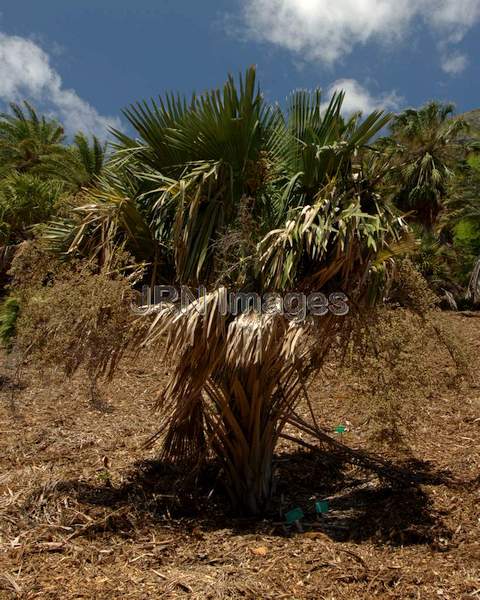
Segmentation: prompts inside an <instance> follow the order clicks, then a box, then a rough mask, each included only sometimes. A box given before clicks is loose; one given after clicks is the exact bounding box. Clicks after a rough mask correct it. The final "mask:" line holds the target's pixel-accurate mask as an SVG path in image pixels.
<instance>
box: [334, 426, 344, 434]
mask: <svg viewBox="0 0 480 600" xmlns="http://www.w3.org/2000/svg"><path fill="white" fill-rule="evenodd" d="M345 431H346V428H345V425H339V426H338V427H335V433H345Z"/></svg>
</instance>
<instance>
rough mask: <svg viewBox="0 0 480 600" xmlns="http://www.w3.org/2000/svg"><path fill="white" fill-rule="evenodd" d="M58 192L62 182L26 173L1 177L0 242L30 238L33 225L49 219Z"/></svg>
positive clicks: (58, 194)
mask: <svg viewBox="0 0 480 600" xmlns="http://www.w3.org/2000/svg"><path fill="white" fill-rule="evenodd" d="M61 192H62V185H61V183H58V182H56V181H51V180H50V181H49V180H42V179H41V178H40V177H38V176H37V175H31V174H29V173H16V172H13V173H12V174H11V175H9V176H7V177H5V178H4V179H3V180H0V245H8V244H16V243H19V242H21V241H22V240H24V239H26V238H27V237H29V235H30V233H29V228H30V227H31V226H32V225H34V224H36V223H40V222H42V221H46V220H47V219H49V218H50V216H51V214H52V211H53V206H54V203H55V201H56V200H57V199H58V197H59V196H60V194H61Z"/></svg>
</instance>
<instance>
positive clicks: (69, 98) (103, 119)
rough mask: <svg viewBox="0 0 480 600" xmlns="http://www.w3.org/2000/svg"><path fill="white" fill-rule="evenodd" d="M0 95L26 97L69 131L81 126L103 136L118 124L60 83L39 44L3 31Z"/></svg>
mask: <svg viewBox="0 0 480 600" xmlns="http://www.w3.org/2000/svg"><path fill="white" fill-rule="evenodd" d="M0 99H1V100H3V101H4V102H19V101H21V100H23V99H27V100H30V101H31V102H32V103H34V104H35V105H38V106H40V107H41V108H42V109H48V110H49V111H50V112H52V113H53V114H54V115H55V116H57V117H58V118H59V119H60V121H61V122H62V123H63V124H64V126H65V129H66V131H67V133H70V134H71V133H75V132H76V131H78V130H82V131H84V132H87V133H91V134H95V135H97V136H99V137H101V138H105V137H106V136H107V129H108V128H109V127H117V128H119V127H120V121H119V119H117V118H114V117H108V116H103V115H101V114H99V112H98V111H97V110H96V109H95V108H94V107H93V106H92V105H91V104H89V103H88V102H87V101H86V100H83V99H82V98H81V97H80V96H79V95H78V94H77V93H76V92H75V91H74V90H70V89H66V88H65V87H64V86H63V82H62V78H61V77H60V75H59V74H58V73H57V71H55V69H54V68H53V67H52V66H51V64H50V58H49V56H48V54H47V53H46V52H45V51H44V50H42V48H40V46H38V45H37V44H36V43H35V42H33V41H31V40H28V39H25V38H22V37H18V36H11V35H6V34H4V33H0Z"/></svg>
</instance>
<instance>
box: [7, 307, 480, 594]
mask: <svg viewBox="0 0 480 600" xmlns="http://www.w3.org/2000/svg"><path fill="white" fill-rule="evenodd" d="M451 319H453V320H454V322H455V326H456V327H457V329H458V331H459V332H460V334H461V335H462V337H463V338H464V339H465V341H466V343H468V344H469V346H470V347H471V348H472V349H473V350H474V351H475V357H476V359H477V360H478V362H477V364H475V365H474V369H475V370H477V371H478V367H479V366H480V352H479V351H480V318H466V317H461V316H452V317H451ZM432 360H435V361H436V362H435V367H436V368H438V370H439V373H440V372H441V371H442V369H446V368H448V364H447V363H448V361H447V359H446V358H445V357H441V356H440V357H439V356H435V357H433V358H432ZM167 369H168V367H166V366H164V365H162V364H161V363H159V362H158V361H156V360H154V359H153V358H150V359H149V360H146V359H144V360H142V361H141V362H140V361H135V362H129V361H125V364H124V365H123V367H122V372H121V373H119V375H118V376H117V377H116V379H115V380H114V381H113V382H111V383H110V384H108V385H105V386H103V387H102V389H101V398H97V399H94V400H92V398H91V397H90V395H89V392H88V387H87V385H86V384H85V381H84V380H83V379H82V377H81V376H76V377H75V378H74V379H72V380H65V378H64V377H62V376H61V375H59V374H52V373H38V372H36V371H34V370H33V369H29V368H23V369H21V370H20V371H18V370H17V369H16V366H15V357H13V356H2V357H1V358H0V430H1V437H0V447H1V451H0V598H25V599H30V598H42V599H46V598H52V599H53V598H55V599H57V598H58V599H62V600H63V599H73V598H95V599H102V598H105V599H106V598H109V599H110V598H129V599H134V600H136V599H143V598H145V599H147V598H192V599H194V598H199V599H206V598H211V599H220V598H252V599H253V598H255V599H257V598H265V599H269V598H272V599H274V598H275V599H277V598H287V599H307V598H308V599H312V600H313V599H321V598H325V599H327V598H328V599H334V598H335V599H342V598H349V599H363V598H364V599H370V598H422V599H423V598H436V599H438V598H441V599H447V598H448V599H451V600H457V599H467V598H468V599H471V598H474V599H475V598H479V599H480V492H479V488H480V479H479V472H480V469H479V467H480V448H479V446H480V444H479V441H480V388H479V387H477V385H476V384H474V383H468V384H464V385H463V387H462V389H461V390H460V391H459V390H457V389H453V388H451V389H450V388H448V387H446V386H444V385H443V384H442V385H440V383H439V387H438V390H437V393H435V394H434V395H433V396H432V398H431V399H430V402H429V403H428V405H425V406H422V407H421V410H419V411H417V415H416V419H415V423H414V427H413V429H412V431H411V433H409V435H408V440H407V441H408V446H409V452H408V453H406V452H405V451H404V450H403V451H402V453H401V454H398V455H397V454H396V451H394V450H393V449H391V451H390V453H389V454H390V457H391V458H394V459H395V460H396V462H398V463H399V462H402V464H403V465H408V467H409V468H410V469H411V470H412V472H416V473H417V474H418V475H419V477H420V478H422V477H423V483H418V485H415V486H405V485H399V484H394V483H392V482H388V481H385V480H381V479H379V478H378V476H377V475H375V473H372V472H368V471H366V470H363V469H360V468H359V467H355V466H352V465H350V464H348V463H346V462H345V461H344V460H342V459H341V458H340V457H339V456H336V455H335V454H334V453H332V452H328V451H325V452H323V453H315V452H311V453H304V452H300V451H298V449H296V448H294V447H293V446H289V445H288V444H287V443H285V444H282V447H281V448H280V451H279V455H278V458H277V461H276V471H277V475H278V481H279V484H278V488H277V490H276V493H275V498H274V501H273V505H272V512H271V514H270V515H268V518H267V519H265V520H264V521H261V522H253V521H250V520H244V519H243V520H242V519H237V518H234V517H232V516H231V515H229V514H228V511H226V510H225V508H224V507H225V499H224V498H223V496H222V491H221V486H220V482H219V481H218V480H216V479H215V475H214V471H213V470H212V473H211V476H209V474H208V473H206V474H203V475H202V477H199V478H197V479H195V478H194V477H193V476H192V478H191V481H190V482H189V483H188V485H186V484H184V487H179V485H180V484H179V473H177V472H176V470H175V468H174V467H173V466H169V465H162V464H159V463H158V462H155V460H154V458H155V453H154V450H152V451H147V450H145V449H144V448H143V447H142V445H143V443H144V442H145V440H147V439H148V437H149V436H150V435H151V434H152V433H154V432H155V421H156V417H155V415H154V414H153V412H152V406H153V401H154V398H155V395H156V393H157V392H158V390H160V389H161V387H162V386H163V385H164V383H165V378H166V376H167ZM439 380H440V378H439ZM347 383H348V382H345V381H341V382H340V381H335V380H333V381H330V384H329V385H328V386H326V385H321V384H320V383H317V384H316V386H314V391H313V395H312V398H313V401H314V404H315V410H316V412H317V413H318V418H319V420H320V421H321V422H322V424H324V425H325V426H326V427H328V428H331V429H333V428H334V427H335V426H336V425H338V424H340V423H343V424H346V432H345V433H344V434H343V441H344V442H345V443H347V444H349V445H351V446H352V447H357V448H368V444H369V441H368V427H367V425H366V424H365V420H364V419H363V417H362V415H361V414H354V415H352V403H351V402H349V401H346V400H348V399H350V400H351V399H352V398H351V396H352V394H354V389H355V388H354V386H349V385H348V384H347ZM348 395H350V398H348ZM360 412H361V411H360ZM412 418H413V416H412ZM185 485H186V486H185ZM324 498H328V499H329V502H330V510H329V512H328V513H327V514H326V515H325V516H323V517H321V518H319V519H317V518H316V517H315V515H314V511H313V505H314V501H315V499H324ZM296 506H300V507H301V508H302V509H303V510H304V512H305V519H304V527H303V529H304V531H303V532H299V531H296V530H291V531H288V530H285V528H284V527H283V526H282V520H283V517H282V516H281V515H282V513H283V511H284V510H285V509H289V508H293V507H296Z"/></svg>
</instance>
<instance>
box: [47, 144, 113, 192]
mask: <svg viewBox="0 0 480 600" xmlns="http://www.w3.org/2000/svg"><path fill="white" fill-rule="evenodd" d="M106 162H107V144H106V143H102V142H101V141H100V140H99V139H98V138H97V137H96V136H92V138H91V140H89V138H88V137H87V136H86V135H85V134H83V133H77V134H76V135H75V137H74V140H73V143H72V144H71V145H70V146H60V147H58V148H57V149H56V151H54V152H52V153H50V154H49V155H48V156H46V157H45V158H44V160H43V161H42V164H41V167H39V168H38V171H39V172H40V173H41V175H42V176H43V177H45V178H50V179H57V180H59V181H61V182H63V184H64V185H65V188H66V189H68V191H69V192H70V193H77V192H78V191H80V190H81V189H83V188H87V187H92V186H94V185H96V184H97V182H98V178H99V177H100V175H101V174H102V172H103V169H104V167H105V164H106Z"/></svg>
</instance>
